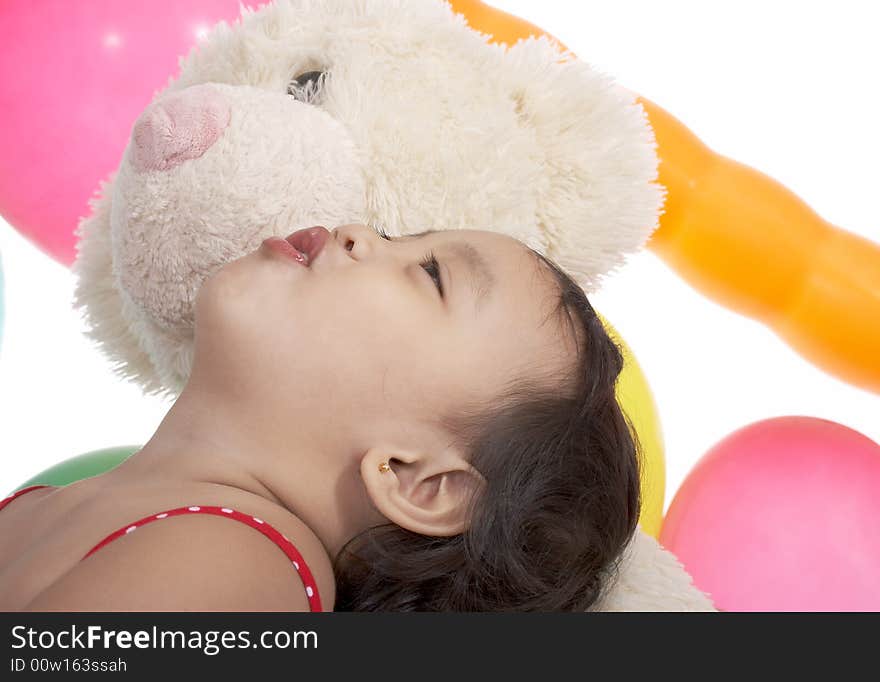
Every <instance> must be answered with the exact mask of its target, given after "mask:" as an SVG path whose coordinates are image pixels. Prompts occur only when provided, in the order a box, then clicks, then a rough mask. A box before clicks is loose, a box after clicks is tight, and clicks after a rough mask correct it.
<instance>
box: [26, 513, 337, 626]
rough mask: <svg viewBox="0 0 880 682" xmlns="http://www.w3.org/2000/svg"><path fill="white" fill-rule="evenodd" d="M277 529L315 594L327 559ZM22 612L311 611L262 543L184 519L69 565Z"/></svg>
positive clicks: (294, 579)
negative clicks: (308, 573) (308, 572)
mask: <svg viewBox="0 0 880 682" xmlns="http://www.w3.org/2000/svg"><path fill="white" fill-rule="evenodd" d="M272 523H273V525H274V523H275V522H274V521H272ZM276 528H277V529H278V530H279V531H280V532H282V533H284V534H285V535H287V537H288V538H290V540H291V542H293V543H294V545H296V547H297V549H298V550H299V552H300V553H301V554H302V556H303V559H304V560H305V561H306V562H309V567H310V568H311V569H312V572H313V575H314V578H315V581H316V582H317V584H318V589H319V593H320V590H321V588H322V583H326V577H325V576H324V571H325V570H326V566H327V564H329V557H328V556H327V553H326V551H324V549H323V546H322V545H321V543H320V541H319V540H318V538H317V536H315V535H314V533H313V532H312V531H311V530H308V527H307V526H305V524H303V523H302V522H300V521H299V520H298V519H296V517H291V519H290V520H287V521H285V528H280V527H278V526H276ZM315 542H317V543H318V545H319V547H315V545H314V543H315ZM318 549H320V552H319V551H317V550H318ZM324 562H327V563H326V564H325V563H324ZM312 564H314V565H315V567H314V568H313V566H312ZM316 568H317V569H318V570H317V571H316V570H315V569H316ZM331 579H332V569H331ZM329 589H330V590H331V591H330V593H329V594H327V596H326V597H325V595H324V594H323V593H321V594H320V596H321V599H322V602H324V604H322V607H323V609H324V610H330V609H331V608H332V598H333V596H334V590H333V589H332V588H329ZM328 600H329V602H328ZM23 610H25V611H309V610H310V609H309V603H308V598H307V596H306V593H305V591H304V589H303V581H302V579H301V578H300V576H299V574H298V573H297V571H296V570H295V568H294V567H293V566H291V562H290V560H289V559H288V558H287V556H286V555H285V554H284V553H283V552H282V551H281V550H280V549H279V548H278V546H277V545H275V543H273V542H272V541H271V540H270V539H269V538H267V537H266V536H265V535H263V534H262V533H260V532H258V531H257V530H255V529H254V528H251V527H250V526H248V525H246V524H244V523H240V522H232V521H231V520H230V519H229V518H224V517H220V516H216V515H211V514H187V515H182V516H176V517H173V518H169V519H166V520H163V521H161V522H154V523H149V524H146V525H144V526H141V527H139V528H137V530H136V531H134V532H132V533H128V534H126V535H124V536H122V537H119V538H117V539H116V540H114V541H112V542H111V543H109V544H108V545H106V546H105V547H103V548H101V549H100V550H98V551H97V552H95V553H94V554H92V555H91V556H90V557H88V558H87V559H85V560H83V561H81V562H79V563H78V564H76V565H75V566H74V567H73V568H72V569H71V570H70V571H68V572H67V573H65V574H64V575H63V576H62V577H61V578H60V579H59V580H57V581H55V582H54V583H53V584H52V585H51V586H50V587H49V588H47V589H46V590H44V591H43V592H41V593H40V594H39V595H38V596H37V597H36V598H34V599H33V600H31V602H29V603H28V604H27V605H26V606H25V607H24V609H23Z"/></svg>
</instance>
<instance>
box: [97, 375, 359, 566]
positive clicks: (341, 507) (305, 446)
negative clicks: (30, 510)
mask: <svg viewBox="0 0 880 682" xmlns="http://www.w3.org/2000/svg"><path fill="white" fill-rule="evenodd" d="M270 417H271V415H265V414H263V415H260V414H254V413H253V411H252V410H251V411H248V410H247V409H246V407H244V408H243V407H242V405H240V404H236V403H235V402H234V400H230V396H227V395H224V396H223V397H222V399H219V397H218V396H215V395H214V394H212V393H211V392H210V391H208V390H204V389H202V388H201V387H200V386H198V385H197V384H193V383H192V381H190V383H188V384H187V385H186V387H185V388H184V390H183V392H182V393H181V394H180V396H179V397H178V398H177V400H176V401H175V403H174V405H173V406H172V407H171V409H170V410H169V411H168V413H167V414H166V415H165V418H164V419H163V420H162V422H161V424H160V425H159V428H158V429H157V430H156V432H155V433H154V434H153V436H152V437H151V438H150V440H149V441H148V442H147V443H146V445H144V447H143V448H141V450H139V451H138V452H136V453H135V454H133V455H132V456H131V457H129V458H128V459H127V460H126V461H125V462H124V463H123V464H121V465H120V466H119V467H117V469H116V470H114V478H115V479H116V480H127V481H131V482H133V483H138V482H140V483H143V482H144V481H155V482H159V483H161V482H162V481H169V480H173V481H175V482H181V481H182V482H185V483H192V484H200V483H212V484H219V485H225V486H229V487H232V488H236V489H238V490H242V491H246V492H248V493H251V494H254V495H257V496H259V497H261V498H263V499H265V500H268V501H269V502H271V503H272V504H276V505H278V506H280V507H283V508H284V509H286V510H287V511H288V512H290V513H291V514H293V515H295V516H296V517H297V518H299V519H301V520H302V521H303V522H304V523H306V524H307V525H308V526H309V527H310V528H311V529H312V531H313V532H314V533H315V534H316V535H317V536H318V537H319V539H320V540H321V542H322V543H323V545H324V548H325V549H326V550H327V553H328V554H329V556H330V558H331V560H332V559H334V558H335V557H336V555H337V554H338V552H339V550H340V549H341V548H342V546H343V545H344V544H345V543H346V542H347V541H348V540H349V539H351V537H353V536H354V535H355V534H357V533H358V532H360V530H362V529H363V528H365V527H367V525H369V524H362V523H359V522H358V521H359V520H361V521H362V520H363V519H362V517H363V515H364V507H363V506H360V505H361V500H362V498H364V494H363V491H361V490H357V489H356V488H357V484H358V480H359V479H357V478H356V477H352V476H350V471H351V470H350V469H349V467H347V466H345V462H346V458H345V457H331V456H323V457H319V456H316V455H317V454H323V453H327V454H329V453H331V452H333V453H336V452H339V451H338V450H336V451H334V450H330V449H329V448H332V447H334V446H335V447H337V448H338V447H340V445H341V444H339V443H332V442H324V443H315V442H313V441H311V440H310V439H309V438H308V437H307V436H308V434H305V433H298V434H297V437H296V439H295V441H293V442H281V441H282V440H284V439H283V438H282V436H283V435H284V434H282V433H280V431H279V429H278V427H277V421H276V423H275V424H274V425H273V424H272V423H270V422H271V421H272V419H270ZM352 461H355V462H356V460H355V459H354V458H352ZM354 470H355V471H356V470H357V467H356V466H355V467H354Z"/></svg>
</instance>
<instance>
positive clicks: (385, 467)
mask: <svg viewBox="0 0 880 682" xmlns="http://www.w3.org/2000/svg"><path fill="white" fill-rule="evenodd" d="M386 471H391V467H390V466H388V462H382V463H381V464H380V465H379V473H380V474H384V473H385V472H386Z"/></svg>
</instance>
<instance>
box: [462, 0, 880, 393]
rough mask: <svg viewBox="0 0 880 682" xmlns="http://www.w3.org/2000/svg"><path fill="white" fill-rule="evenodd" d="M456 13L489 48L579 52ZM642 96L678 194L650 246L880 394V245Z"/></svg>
mask: <svg viewBox="0 0 880 682" xmlns="http://www.w3.org/2000/svg"><path fill="white" fill-rule="evenodd" d="M450 4H451V5H452V9H453V10H454V11H455V12H458V13H459V14H462V15H464V17H465V19H466V20H467V22H468V24H469V25H470V26H471V27H472V28H474V29H476V30H478V31H480V32H482V33H486V34H488V35H489V38H490V42H502V43H507V44H508V45H513V44H514V43H516V42H517V41H518V40H520V39H522V38H527V37H528V36H531V35H534V36H540V35H545V36H547V38H549V39H551V40H553V41H555V42H556V43H558V44H559V45H560V47H561V48H562V49H564V50H566V51H568V48H567V47H566V46H565V45H564V44H562V43H561V42H560V41H559V39H558V38H555V37H554V36H552V35H550V34H549V33H547V32H546V31H543V30H542V29H540V28H538V27H537V26H535V25H533V24H530V23H529V22H527V21H524V20H522V19H520V18H518V17H516V16H513V15H511V14H507V13H506V12H503V11H501V10H499V9H495V8H494V7H491V6H488V5H486V4H484V3H483V2H480V1H479V0H451V2H450ZM636 99H637V100H638V101H639V102H640V103H641V104H642V106H643V107H644V108H645V112H646V113H647V115H648V119H649V122H650V124H651V127H652V128H653V129H654V134H655V137H656V141H657V154H658V156H659V157H660V167H659V177H658V181H659V182H660V184H662V185H663V186H665V187H666V189H667V195H666V205H665V206H664V211H663V213H662V215H661V216H660V226H659V227H658V228H657V230H656V231H655V232H654V234H653V235H652V236H651V238H650V239H649V240H648V243H647V245H646V246H647V248H648V249H649V250H651V251H653V252H654V253H655V254H656V255H657V256H659V257H660V258H662V259H663V260H665V261H666V263H667V264H668V265H669V266H670V267H671V268H673V269H674V270H675V271H676V272H678V274H679V275H680V276H681V277H682V278H683V279H684V280H686V281H687V282H688V283H689V284H690V285H691V286H693V287H695V288H696V289H698V290H699V291H700V292H701V293H703V294H704V295H706V296H707V297H709V298H710V299H712V300H713V301H715V302H717V303H720V304H721V305H724V306H726V307H728V308H730V309H732V310H735V311H737V312H738V313H741V314H743V315H747V316H749V317H752V318H754V319H757V320H760V321H761V322H763V323H764V324H766V325H767V326H769V327H770V328H771V329H772V330H773V331H774V332H775V333H776V334H778V335H779V336H780V337H781V338H782V339H784V340H785V341H786V343H788V344H789V345H790V346H791V347H792V348H793V349H794V350H796V351H797V352H798V353H800V354H801V355H802V356H803V357H804V358H806V359H807V360H809V361H810V362H812V363H814V364H816V365H817V366H818V367H820V368H822V369H823V370H825V371H826V372H829V373H831V374H833V375H834V376H835V377H837V378H839V379H842V380H843V381H847V382H849V383H852V384H854V385H855V386H860V387H861V388H864V389H866V390H869V391H874V392H877V393H880V362H878V361H877V348H880V244H877V243H875V242H872V241H869V240H868V239H865V238H863V237H860V236H858V235H855V234H853V233H851V232H846V231H844V230H841V229H840V228H837V227H835V226H834V225H832V224H830V223H828V222H827V221H825V220H823V219H822V218H820V217H819V216H818V215H817V214H816V212H815V211H813V210H812V209H811V208H810V207H809V206H807V204H805V203H804V202H803V201H801V200H800V199H798V198H797V197H796V196H795V195H794V194H793V193H792V192H791V191H789V190H788V189H786V188H785V187H784V186H783V185H782V184H780V183H779V182H777V181H775V180H773V179H772V178H770V177H768V176H767V175H764V174H762V173H760V172H758V171H756V170H754V169H751V168H749V167H748V166H745V165H744V164H741V163H737V162H736V161H733V160H731V159H728V158H726V157H724V156H722V155H721V154H718V153H716V152H714V151H713V150H711V149H709V148H708V147H706V146H705V145H704V144H703V143H702V142H701V141H700V139H699V138H698V137H697V136H696V135H694V134H693V133H692V132H691V131H690V130H689V129H688V128H687V127H686V126H685V125H684V124H682V123H681V121H679V120H678V119H676V118H675V117H673V116H672V115H670V114H669V112H667V111H665V110H664V109H662V108H660V107H659V106H658V105H656V104H654V103H653V102H651V101H650V100H647V99H645V98H644V97H640V96H639V97H637V98H636ZM730 254H736V257H735V258H731V257H730Z"/></svg>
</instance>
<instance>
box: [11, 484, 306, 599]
mask: <svg viewBox="0 0 880 682" xmlns="http://www.w3.org/2000/svg"><path fill="white" fill-rule="evenodd" d="M7 499H11V498H7ZM5 501H6V500H4V502H5ZM0 509H2V506H0ZM199 512H201V513H207V514H215V515H217V516H223V515H225V516H228V517H230V518H233V519H235V520H237V521H241V522H242V523H245V524H247V525H249V526H250V527H251V528H255V529H257V530H258V531H260V532H261V533H262V534H263V535H265V536H266V537H268V538H269V539H270V540H272V541H273V542H274V543H275V544H276V545H278V547H279V548H280V549H281V550H282V551H283V552H284V553H285V554H286V555H287V556H288V558H289V559H290V560H291V563H293V567H294V568H295V569H296V571H297V573H299V575H300V578H302V581H303V585H304V586H305V591H306V596H307V597H308V599H309V608H310V609H311V610H312V611H320V610H321V599H320V597H319V596H318V589H317V584H316V583H315V579H314V577H313V576H312V572H311V571H310V570H309V567H308V566H307V565H306V563H305V561H304V560H303V558H302V555H301V554H300V553H299V550H297V549H296V547H295V546H294V544H293V543H292V542H291V541H290V540H289V539H288V537H287V536H286V535H284V534H283V533H281V532H279V531H278V530H276V529H275V528H274V527H273V526H272V525H271V524H269V523H266V522H265V521H263V519H260V518H257V517H256V516H252V515H250V514H243V513H242V512H239V511H236V510H235V509H230V508H229V507H214V506H210V505H192V506H189V507H178V508H176V509H169V510H168V511H166V512H162V513H161V514H153V515H151V516H146V517H144V518H143V519H139V520H138V521H136V522H135V523H133V524H131V525H129V526H126V527H123V528H121V529H119V530H118V531H116V532H115V533H111V534H110V535H108V536H107V537H106V538H104V539H103V540H102V541H101V542H99V543H98V544H97V545H95V546H94V547H93V548H92V549H91V550H90V551H89V552H88V553H87V554H86V555H85V556H84V557H83V559H85V558H86V557H88V556H90V555H91V554H93V553H94V552H96V551H97V550H99V549H101V547H103V546H105V545H106V544H108V543H110V542H112V541H113V540H115V539H116V538H118V537H120V536H122V535H127V534H129V533H132V532H133V531H135V530H137V529H138V528H139V527H140V526H142V525H144V524H146V523H149V522H151V521H158V520H161V519H165V518H171V517H173V516H180V515H182V514H189V513H193V514H195V513H199Z"/></svg>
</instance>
